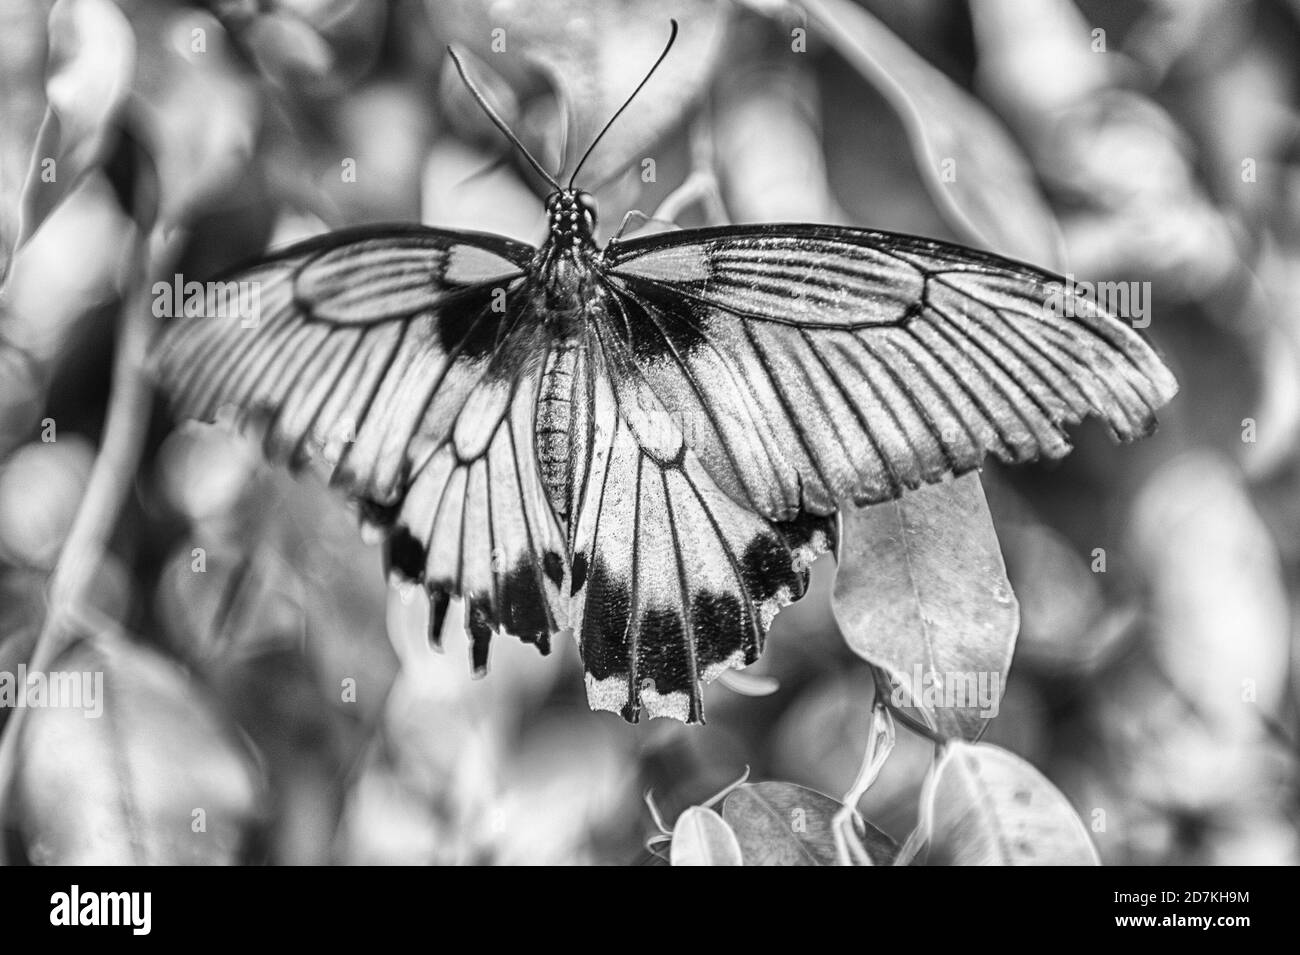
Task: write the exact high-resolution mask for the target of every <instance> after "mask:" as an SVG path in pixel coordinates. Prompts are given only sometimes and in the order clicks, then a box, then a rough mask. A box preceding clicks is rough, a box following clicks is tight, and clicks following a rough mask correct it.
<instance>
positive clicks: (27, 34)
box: [0, 0, 50, 454]
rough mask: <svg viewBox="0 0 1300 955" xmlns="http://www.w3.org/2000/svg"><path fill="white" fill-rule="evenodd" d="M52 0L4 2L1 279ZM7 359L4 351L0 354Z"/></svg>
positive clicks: (0, 10) (14, 234)
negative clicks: (3, 353)
mask: <svg viewBox="0 0 1300 955" xmlns="http://www.w3.org/2000/svg"><path fill="white" fill-rule="evenodd" d="M49 6H50V3H49V0H10V2H8V3H5V4H2V5H0V129H3V130H4V131H5V135H4V136H3V137H0V279H3V277H4V274H5V272H7V271H8V264H9V254H10V252H11V251H12V249H13V244H14V242H15V241H16V240H17V238H18V228H19V221H18V219H19V214H20V210H21V207H22V190H23V184H24V181H25V180H26V179H27V175H28V170H29V169H30V168H31V163H32V143H33V142H35V141H36V134H37V131H38V130H39V129H40V125H41V117H42V116H44V115H45V60H46V56H47V54H48V46H49V43H48V38H47V36H46V24H47V23H48V21H49V15H48V11H49ZM0 361H3V356H0ZM4 380H5V376H4V373H3V371H2V370H0V454H3V453H4V447H3V445H4V435H3V429H4V418H3V415H4V411H3V407H4V403H5V401H4V399H5V396H4V394H3V388H4V385H3V382H4Z"/></svg>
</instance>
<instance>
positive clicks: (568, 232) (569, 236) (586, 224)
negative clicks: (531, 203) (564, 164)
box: [546, 189, 596, 249]
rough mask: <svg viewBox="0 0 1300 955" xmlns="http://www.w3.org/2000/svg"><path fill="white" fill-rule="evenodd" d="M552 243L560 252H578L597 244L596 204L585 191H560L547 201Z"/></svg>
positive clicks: (552, 194)
mask: <svg viewBox="0 0 1300 955" xmlns="http://www.w3.org/2000/svg"><path fill="white" fill-rule="evenodd" d="M546 215H547V218H548V219H549V220H550V228H551V241H552V242H554V243H555V245H556V246H557V247H559V248H560V249H567V248H578V247H579V246H584V245H590V244H592V243H593V242H594V240H593V238H592V236H593V234H594V233H595V231H596V200H595V198H594V197H593V196H592V195H591V193H589V192H583V191H582V190H581V189H560V190H557V191H556V192H553V193H551V194H550V195H549V196H547V198H546Z"/></svg>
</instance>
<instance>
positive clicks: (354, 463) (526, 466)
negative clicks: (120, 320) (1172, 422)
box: [157, 189, 1177, 721]
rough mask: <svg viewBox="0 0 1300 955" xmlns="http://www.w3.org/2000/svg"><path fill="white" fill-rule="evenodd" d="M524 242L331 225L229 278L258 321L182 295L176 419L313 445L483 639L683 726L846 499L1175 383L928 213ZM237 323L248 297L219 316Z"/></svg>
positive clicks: (1134, 345) (826, 535) (1142, 416)
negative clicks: (223, 419) (894, 226)
mask: <svg viewBox="0 0 1300 955" xmlns="http://www.w3.org/2000/svg"><path fill="white" fill-rule="evenodd" d="M547 213H548V234H547V238H546V241H545V242H544V243H543V244H542V246H541V247H540V248H533V247H531V246H528V245H525V244H523V243H519V242H515V241H512V240H509V239H505V238H502V237H499V236H491V235H485V234H476V233H468V232H452V231H446V230H438V229H427V228H422V227H413V226H404V227H374V228H369V229H362V230H354V231H350V232H342V233H335V234H332V235H328V236H323V237H321V238H319V239H314V240H309V241H308V242H305V243H301V244H299V245H297V246H294V247H291V248H289V249H286V250H284V251H283V252H280V253H277V254H275V255H273V256H271V257H269V258H266V259H264V260H263V261H261V262H258V263H256V264H254V265H253V266H251V267H248V268H245V269H243V270H240V271H239V272H238V273H237V274H238V275H239V276H240V277H242V278H244V279H249V280H255V281H258V282H259V283H260V284H261V288H262V292H261V317H260V320H259V321H258V322H256V323H254V325H253V326H252V327H249V326H248V325H247V323H240V322H239V321H238V320H233V321H232V320H230V319H229V317H226V320H224V321H223V320H222V318H223V317H222V316H221V315H220V314H218V313H217V311H216V310H215V309H214V310H211V311H210V313H209V314H208V315H206V316H205V317H203V318H185V319H183V320H177V321H174V322H173V323H172V324H171V325H170V326H169V328H168V329H167V331H166V333H165V335H164V336H163V340H162V342H161V344H160V347H159V349H158V355H157V362H158V366H159V370H160V377H161V379H162V383H163V385H164V387H165V388H166V389H167V390H168V392H169V393H170V394H171V395H172V397H173V399H174V402H175V406H176V409H177V410H178V411H179V412H180V413H181V414H183V415H186V416H191V417H196V418H200V419H205V420H212V419H214V418H215V417H216V416H217V413H218V411H219V410H220V409H221V408H222V407H226V406H229V407H233V408H234V409H235V410H236V411H237V413H238V415H239V416H240V417H241V418H245V419H259V420H261V421H262V422H263V423H264V428H265V438H264V441H265V445H266V448H267V451H268V453H269V454H270V456H271V457H273V458H277V459H287V460H290V461H293V460H297V459H299V458H301V457H316V458H320V459H323V460H324V461H325V462H326V463H327V464H329V465H330V466H331V468H332V480H333V481H334V483H336V484H339V485H341V486H343V487H345V488H346V489H347V490H348V492H349V493H350V494H351V495H352V496H353V497H354V498H355V499H357V500H358V501H359V502H360V504H361V509H362V514H363V517H365V519H367V520H369V521H371V522H373V523H375V524H378V525H379V526H380V527H381V528H382V530H383V531H384V532H385V534H386V535H387V541H388V543H387V554H388V561H389V565H390V567H391V569H392V572H393V573H395V574H397V575H399V576H401V577H405V578H409V579H410V580H413V581H417V582H419V583H421V584H422V585H423V586H424V587H425V588H426V590H427V591H428V593H429V596H430V608H431V609H430V633H431V636H433V637H435V638H436V637H438V636H439V635H440V633H441V630H442V628H443V623H444V621H445V617H446V615H447V612H448V608H449V605H450V599H451V597H453V596H459V597H461V598H462V599H463V601H464V605H465V619H464V623H465V629H466V631H467V633H468V634H469V637H470V648H471V656H472V661H473V665H474V667H475V668H476V669H482V668H483V667H485V666H486V663H487V656H488V646H489V642H490V640H491V638H492V637H493V636H494V635H496V634H502V633H504V634H511V635H514V636H516V637H519V638H520V639H522V640H524V641H526V642H530V643H534V644H536V645H537V646H538V647H539V648H541V649H543V650H545V649H547V648H548V647H549V645H550V641H551V639H552V637H553V636H554V635H556V634H558V633H560V632H562V631H565V630H571V631H572V633H573V635H574V637H575V638H576V640H577V642H578V646H579V649H580V652H581V656H582V660H583V665H584V667H585V669H586V684H587V693H588V699H589V702H590V703H591V705H592V706H593V708H596V709H603V710H612V711H614V712H617V713H620V714H622V715H623V716H624V717H625V718H626V719H629V720H635V719H637V718H638V717H639V716H640V715H642V714H648V715H650V716H671V717H675V718H678V719H682V720H687V721H698V720H700V719H702V715H703V686H704V684H706V683H707V682H708V681H709V680H711V679H713V678H715V677H716V676H717V675H719V674H720V673H721V672H722V671H723V670H725V669H727V668H732V667H741V666H745V665H747V664H749V663H752V662H754V661H755V660H756V659H758V656H759V654H760V652H761V650H762V647H763V643H764V640H765V638H766V633H767V630H768V628H769V626H770V625H771V623H772V620H773V618H774V617H775V616H776V614H777V612H778V611H779V610H780V608H781V607H782V606H784V605H785V604H787V603H789V602H791V601H792V600H797V599H799V597H800V596H802V594H803V593H804V591H805V589H806V586H807V581H808V569H809V566H810V564H811V563H812V561H813V560H814V559H815V558H816V556H817V555H818V554H819V553H821V552H824V551H826V550H830V549H833V548H834V545H835V534H836V527H837V524H836V514H837V511H838V510H839V509H841V508H844V507H851V506H861V505H865V504H871V503H877V502H881V501H888V500H891V499H893V498H895V497H897V496H898V495H899V494H901V493H904V492H905V491H906V490H907V489H908V488H914V487H917V486H918V485H920V484H922V483H926V482H933V481H937V480H940V479H942V478H943V477H945V476H946V475H949V474H957V473H964V472H966V471H970V470H972V469H975V468H977V467H979V465H980V463H981V462H982V460H983V458H984V456H985V455H986V454H993V455H995V456H997V457H999V458H1000V459H1002V460H1004V461H1008V462H1013V463H1018V462H1024V461H1029V460H1032V459H1034V458H1037V457H1059V456H1060V455H1062V454H1064V453H1066V451H1068V450H1069V442H1068V439H1067V436H1066V433H1065V430H1064V429H1065V426H1066V425H1068V424H1072V423H1074V422H1077V421H1079V420H1081V419H1082V418H1083V417H1085V416H1087V415H1096V416H1099V417H1101V418H1103V419H1104V420H1105V421H1106V422H1107V424H1108V425H1109V426H1110V428H1111V429H1112V431H1113V432H1114V433H1115V434H1116V435H1117V436H1118V437H1120V438H1122V439H1131V438H1135V437H1140V436H1142V435H1144V434H1146V433H1147V432H1148V431H1149V430H1150V428H1151V426H1152V422H1153V413H1154V411H1155V409H1156V408H1158V407H1160V406H1161V405H1162V404H1164V403H1165V402H1166V401H1168V400H1169V398H1170V397H1172V395H1173V394H1174V392H1175V391H1176V387H1177V386H1176V384H1175V382H1174V380H1173V377H1172V375H1170V373H1169V371H1168V370H1167V369H1166V368H1165V367H1164V365H1163V364H1162V363H1161V362H1160V360H1159V358H1158V357H1157V356H1156V355H1155V354H1154V352H1152V351H1151V349H1150V348H1149V347H1148V346H1147V345H1146V344H1145V342H1143V340H1142V339H1141V337H1140V336H1139V335H1138V334H1137V333H1136V332H1135V331H1133V330H1132V329H1131V328H1129V327H1128V326H1126V325H1124V324H1123V323H1122V322H1120V321H1119V320H1118V319H1116V318H1115V317H1114V316H1112V315H1109V314H1107V313H1105V312H1104V311H1103V310H1101V309H1100V308H1098V307H1097V306H1096V305H1095V304H1092V303H1089V302H1087V301H1085V300H1082V299H1080V300H1079V301H1077V302H1076V301H1072V302H1071V308H1070V309H1068V310H1065V311H1052V310H1049V309H1045V307H1044V302H1048V301H1051V300H1052V295H1051V293H1052V287H1053V284H1054V283H1059V282H1061V281H1063V280H1060V279H1058V278H1056V277H1055V276H1052V275H1050V274H1049V273H1046V272H1043V271H1041V270H1039V269H1035V268H1033V267H1032V266H1027V265H1023V264H1021V263H1016V262H1011V261H1009V260H1006V259H1002V258H1000V257H998V256H994V255H989V254H987V253H982V252H977V251H974V250H970V249H964V248H962V247H959V246H954V245H949V244H945V243H941V242H936V241H933V240H928V239H921V238H917V237H913V236H903V235H896V234H891V233H884V232H874V231H870V230H865V229H853V228H846V227H834V226H817V225H803V224H789V225H761V226H727V227H718V228H710V229H697V230H682V231H677V232H667V233H660V234H656V235H651V236H645V237H635V238H632V239H629V240H620V241H617V242H611V243H609V244H608V245H607V246H606V247H605V248H603V249H602V248H600V247H599V246H598V245H597V244H596V242H595V239H594V237H593V233H594V230H595V224H596V216H595V208H594V203H593V202H592V200H591V198H590V197H589V196H588V195H587V194H585V193H583V192H581V191H579V190H572V189H569V190H557V191H556V192H555V193H554V194H552V196H551V197H550V199H548V201H547ZM236 319H237V317H236Z"/></svg>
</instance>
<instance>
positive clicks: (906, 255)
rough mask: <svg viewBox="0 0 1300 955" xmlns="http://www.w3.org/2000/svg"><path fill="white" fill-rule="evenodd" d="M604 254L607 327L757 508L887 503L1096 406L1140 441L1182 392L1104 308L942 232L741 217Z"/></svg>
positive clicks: (726, 478)
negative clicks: (1064, 303) (1062, 301)
mask: <svg viewBox="0 0 1300 955" xmlns="http://www.w3.org/2000/svg"><path fill="white" fill-rule="evenodd" d="M607 262H608V267H607V269H606V272H605V274H606V279H607V281H608V283H609V286H610V288H611V289H612V291H613V293H614V294H615V295H616V297H618V298H619V299H620V300H621V301H622V302H623V303H625V304H624V306H623V307H624V310H625V311H626V312H628V313H630V314H629V319H628V321H626V322H620V323H612V324H611V329H612V332H613V333H614V334H620V333H621V334H622V335H623V336H624V337H625V338H626V339H627V340H628V341H629V342H630V345H631V351H632V353H633V354H634V356H635V357H636V360H637V362H638V363H639V364H640V366H641V367H642V368H643V369H644V371H645V374H646V376H647V378H648V379H649V380H650V381H651V382H652V387H653V388H654V390H655V392H656V394H657V395H658V396H659V398H660V399H661V400H662V401H663V403H664V404H665V405H666V406H667V408H668V412H669V414H670V415H671V416H673V417H677V418H681V419H683V420H687V421H690V422H691V423H692V425H691V430H692V433H693V436H694V438H695V440H696V451H697V453H698V454H699V456H700V458H701V460H702V461H704V462H705V463H706V464H707V465H708V467H709V469H710V471H711V473H713V474H714V475H715V477H716V478H717V479H718V481H719V483H720V484H723V485H724V486H726V487H727V488H728V490H729V491H730V492H731V493H733V494H738V495H741V496H742V499H743V500H746V501H747V502H749V503H750V504H751V505H752V506H754V507H755V508H756V509H757V510H758V511H759V512H760V513H763V514H766V515H769V516H776V517H784V516H788V515H790V514H792V513H795V512H797V511H798V510H800V509H807V510H810V511H812V512H814V513H819V514H824V513H829V512H830V511H832V510H834V509H835V508H836V507H838V506H840V505H843V504H846V503H856V504H868V503H874V502H878V501H883V500H888V499H891V498H893V497H896V496H898V494H899V493H900V492H901V491H902V490H903V489H904V488H912V487H916V486H918V485H919V484H921V483H925V482H932V481H936V480H938V479H940V478H942V477H943V476H944V475H946V474H951V473H962V472H964V471H969V470H971V469H973V468H975V467H978V466H979V463H980V461H981V460H982V458H983V457H984V455H985V454H986V453H993V454H995V455H997V456H998V457H999V458H1001V459H1003V460H1006V461H1010V462H1021V461H1028V460H1032V459H1034V458H1037V457H1040V456H1041V457H1059V456H1060V455H1062V454H1064V453H1066V452H1067V451H1068V450H1069V444H1068V441H1067V438H1066V435H1065V433H1064V430H1063V428H1064V426H1065V425H1067V424H1072V423H1075V422H1077V421H1079V420H1081V419H1082V418H1083V417H1085V416H1088V415H1096V416H1098V417H1101V418H1102V419H1103V420H1105V421H1106V423H1107V424H1108V425H1109V426H1110V428H1111V429H1112V430H1113V431H1114V433H1115V434H1116V435H1117V436H1119V437H1120V438H1122V439H1131V438H1134V437H1139V436H1141V435H1143V434H1145V433H1147V431H1149V430H1150V427H1151V425H1152V421H1153V412H1154V411H1155V409H1156V408H1158V407H1160V406H1161V405H1163V404H1164V403H1165V402H1167V401H1168V400H1169V398H1170V397H1172V395H1173V394H1174V392H1175V391H1176V390H1177V386H1176V384H1175V382H1174V380H1173V377H1172V376H1171V375H1170V374H1169V372H1168V370H1167V369H1166V368H1165V367H1164V366H1163V364H1162V363H1161V362H1160V360H1159V359H1158V358H1157V357H1156V355H1155V354H1154V352H1152V351H1151V349H1150V348H1149V346H1147V344H1146V343H1145V342H1144V341H1143V340H1142V339H1141V337H1140V336H1139V335H1138V334H1137V333H1136V332H1134V331H1133V330H1132V329H1131V328H1129V327H1128V326H1126V325H1125V324H1123V323H1122V322H1121V321H1119V320H1118V319H1116V318H1115V317H1113V316H1111V315H1109V314H1107V313H1106V312H1105V311H1103V310H1101V309H1099V308H1098V307H1097V306H1096V305H1094V304H1093V303H1091V302H1090V301H1088V300H1087V299H1084V298H1082V297H1074V298H1071V299H1070V301H1069V302H1068V305H1069V307H1068V308H1059V307H1058V308H1056V309H1053V308H1051V307H1050V306H1049V303H1051V302H1052V301H1053V298H1052V297H1053V295H1054V294H1055V295H1058V296H1059V295H1060V294H1062V290H1063V286H1062V285H1061V284H1060V283H1061V282H1062V281H1063V280H1059V279H1056V278H1055V277H1053V276H1051V275H1049V274H1048V273H1044V272H1041V271H1039V270H1037V269H1033V268H1031V267H1029V266H1022V265H1019V264H1017V263H1013V262H1009V261H1008V260H1005V259H1001V258H999V257H996V256H992V255H985V254H982V253H978V252H974V251H971V250H968V249H962V248H960V247H957V246H951V245H946V244H944V243H939V242H933V241H929V240H923V239H916V238H912V237H907V236H896V235H891V234H888V233H879V232H870V231H866V230H859V229H848V228H838V227H830V226H800V225H792V226H786V225H781V226H738V227H724V228H718V229H704V230H693V231H689V232H679V233H663V234H659V235H656V236H652V237H648V238H645V239H636V240H632V241H630V242H625V243H620V244H619V245H617V246H615V247H613V250H612V251H611V252H610V253H609V254H607ZM1064 294H1066V295H1069V294H1070V292H1069V291H1068V290H1064ZM1058 305H1059V300H1058Z"/></svg>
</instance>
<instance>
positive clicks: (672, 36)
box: [462, 20, 677, 189]
mask: <svg viewBox="0 0 1300 955" xmlns="http://www.w3.org/2000/svg"><path fill="white" fill-rule="evenodd" d="M669 22H670V23H672V25H673V28H672V32H671V33H670V34H668V42H667V44H665V45H664V51H663V52H662V53H660V54H659V59H657V60H655V63H654V66H652V67H650V72H648V73H647V74H646V75H645V79H643V80H642V81H641V82H640V83H638V84H637V86H636V89H634V90H633V91H632V95H631V96H629V97H628V98H627V99H626V100H624V101H623V105H622V106H620V107H619V108H618V112H616V113H615V114H614V115H613V116H611V117H610V118H609V122H607V123H606V124H605V126H604V128H603V129H601V131H600V132H598V133H597V134H596V138H595V139H593V140H592V141H591V145H590V146H588V147H587V151H586V152H585V153H583V154H582V158H581V159H579V160H578V165H577V166H575V167H574V169H573V175H572V176H570V177H569V188H570V189H572V188H573V183H574V181H575V180H576V179H577V178H578V173H579V172H581V171H582V165H583V163H585V162H586V161H587V157H588V156H590V155H591V152H592V150H593V149H595V148H596V144H597V143H599V142H600V141H601V139H602V138H603V137H604V135H605V134H606V133H607V132H609V128H610V127H611V126H613V125H614V121H615V120H616V119H618V118H619V117H620V116H622V115H623V110H625V109H627V108H628V107H629V106H631V105H632V100H634V99H636V94H637V93H640V92H641V89H642V87H644V86H645V85H646V84H647V83H649V82H650V77H652V76H654V75H655V70H657V69H659V64H660V63H662V62H663V61H664V58H665V57H666V56H668V51H669V50H671V49H672V48H673V41H675V40H676V39H677V21H676V20H670V21H669ZM462 75H463V74H462Z"/></svg>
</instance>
